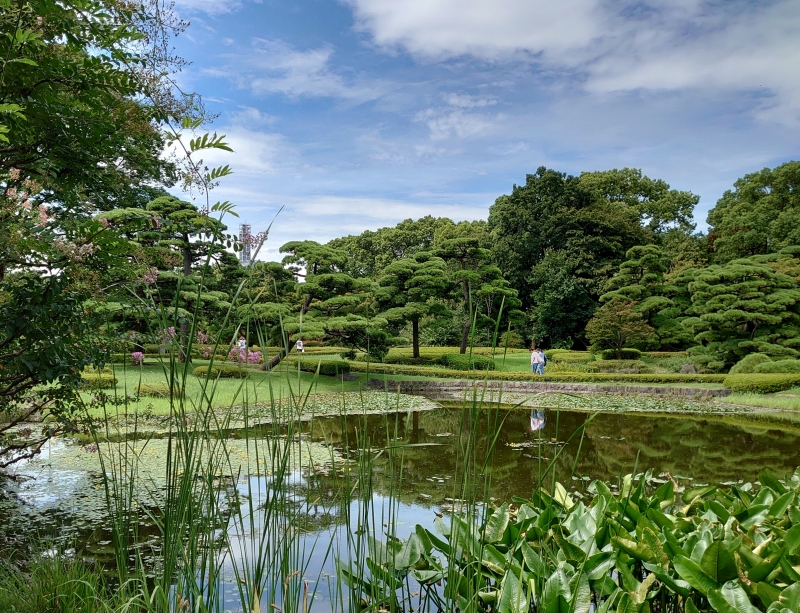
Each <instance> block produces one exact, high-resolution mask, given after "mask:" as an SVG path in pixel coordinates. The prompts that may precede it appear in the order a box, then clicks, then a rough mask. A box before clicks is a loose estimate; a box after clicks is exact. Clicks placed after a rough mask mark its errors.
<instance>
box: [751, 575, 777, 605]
mask: <svg viewBox="0 0 800 613" xmlns="http://www.w3.org/2000/svg"><path fill="white" fill-rule="evenodd" d="M756 593H757V594H758V598H759V600H761V602H762V604H763V605H764V606H765V607H769V606H770V605H771V604H772V603H773V602H775V601H777V600H778V598H780V596H781V591H780V590H779V589H778V588H776V587H775V586H774V585H770V584H769V583H767V582H766V581H761V582H760V583H759V584H758V586H757V587H756Z"/></svg>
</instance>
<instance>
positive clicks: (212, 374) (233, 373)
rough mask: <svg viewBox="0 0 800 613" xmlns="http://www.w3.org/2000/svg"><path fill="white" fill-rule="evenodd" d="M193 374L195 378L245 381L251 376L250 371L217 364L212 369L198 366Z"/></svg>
mask: <svg viewBox="0 0 800 613" xmlns="http://www.w3.org/2000/svg"><path fill="white" fill-rule="evenodd" d="M192 374H193V375H194V376H195V377H206V376H208V377H209V378H210V379H216V378H217V377H219V378H220V379H244V378H245V377H247V375H248V374H250V371H248V370H247V369H246V368H241V367H239V366H229V365H221V364H220V365H217V364H215V365H214V366H211V367H210V368H209V367H208V366H198V367H197V368H195V369H194V370H193V371H192Z"/></svg>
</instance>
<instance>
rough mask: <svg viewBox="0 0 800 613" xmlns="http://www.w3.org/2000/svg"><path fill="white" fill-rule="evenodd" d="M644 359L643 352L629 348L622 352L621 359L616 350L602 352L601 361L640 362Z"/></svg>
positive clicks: (620, 353)
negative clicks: (639, 360)
mask: <svg viewBox="0 0 800 613" xmlns="http://www.w3.org/2000/svg"><path fill="white" fill-rule="evenodd" d="M641 357H642V352H641V351H639V350H638V349H631V348H629V347H625V348H623V349H621V350H620V352H619V357H618V356H617V351H616V350H615V349H604V350H603V351H601V352H600V359H601V360H612V359H617V360H638V359H640V358H641Z"/></svg>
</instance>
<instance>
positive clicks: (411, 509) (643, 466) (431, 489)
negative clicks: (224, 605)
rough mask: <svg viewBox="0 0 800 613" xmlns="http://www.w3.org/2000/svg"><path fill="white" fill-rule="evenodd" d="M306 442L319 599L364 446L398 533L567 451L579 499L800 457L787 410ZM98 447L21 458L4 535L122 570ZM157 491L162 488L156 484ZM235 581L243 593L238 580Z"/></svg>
mask: <svg viewBox="0 0 800 613" xmlns="http://www.w3.org/2000/svg"><path fill="white" fill-rule="evenodd" d="M226 434H227V436H228V437H229V439H228V440H229V443H230V449H232V450H233V452H232V453H233V454H234V455H237V454H238V456H241V457H242V458H245V457H246V455H247V450H248V446H247V445H246V444H245V443H244V442H243V438H244V437H243V435H244V433H243V432H242V431H238V430H234V431H230V432H228V433H226ZM247 435H248V436H247V438H248V439H249V440H250V441H251V442H252V441H259V440H261V441H265V442H268V441H269V440H270V439H272V440H274V438H273V431H272V430H266V431H258V430H255V431H249V432H248V433H247ZM298 438H299V439H300V440H302V441H303V445H304V447H303V452H302V453H301V455H302V456H303V457H302V458H301V459H300V460H298V466H307V465H308V464H309V463H310V462H314V463H315V464H316V465H321V464H324V463H325V461H326V458H327V459H328V460H327V461H329V463H331V464H332V465H330V466H329V467H328V469H327V470H315V471H309V470H304V469H302V468H298V469H297V470H295V471H294V472H293V473H292V476H291V479H290V483H291V489H292V497H293V500H294V501H295V502H296V507H297V509H301V510H300V512H298V513H297V514H296V515H295V516H294V517H293V519H292V522H293V525H294V527H295V528H296V529H297V530H299V531H302V537H301V538H300V539H299V540H298V543H299V545H298V547H299V548H298V551H300V550H303V549H304V550H305V552H306V553H305V554H304V555H305V557H306V563H307V567H306V568H305V571H304V575H305V577H307V578H309V580H310V581H312V582H313V581H319V583H318V584H317V585H316V589H317V593H316V598H317V599H319V600H321V601H324V602H328V601H330V600H331V598H334V597H335V595H334V594H333V593H332V592H331V590H330V589H329V587H328V586H327V585H326V584H325V581H324V580H323V578H324V577H327V576H328V575H333V574H334V573H335V567H334V562H333V558H334V557H335V556H337V555H338V556H339V557H347V553H346V552H347V551H348V547H350V548H352V544H353V539H354V537H353V534H354V532H355V531H356V530H355V528H356V524H355V521H356V519H355V518H358V517H359V516H361V517H362V518H363V517H364V513H365V512H364V503H363V501H361V502H359V500H357V499H354V500H343V499H342V497H341V496H340V493H341V491H342V484H343V483H344V482H345V479H346V478H347V477H348V476H349V475H348V471H355V472H358V467H355V468H353V467H352V465H350V466H348V464H347V462H346V461H345V458H347V457H354V456H356V455H358V453H362V454H363V450H364V448H368V449H369V451H368V452H367V455H368V456H369V458H370V464H369V474H368V475H366V476H368V477H369V487H370V496H371V506H370V510H369V513H370V514H371V515H370V520H369V521H370V522H371V526H372V529H373V530H374V531H375V532H376V533H378V536H384V535H381V534H380V533H381V532H385V530H392V529H393V533H394V534H395V535H396V536H398V537H400V538H403V537H404V536H406V535H408V534H409V533H410V532H411V531H412V530H413V527H414V525H415V524H417V523H420V524H423V525H425V526H426V527H429V528H432V525H433V521H434V518H435V517H436V515H437V514H444V515H446V514H447V513H448V512H451V511H452V510H453V509H454V507H455V508H457V507H458V505H459V504H460V502H459V501H460V500H462V499H464V498H468V499H472V500H478V501H483V502H489V503H491V502H493V501H498V502H500V501H510V500H511V498H512V497H513V496H519V497H528V496H530V494H531V490H532V489H533V488H534V487H536V486H537V484H538V483H539V481H540V479H541V478H542V475H543V474H544V473H545V471H546V470H547V467H548V466H549V465H550V463H551V462H552V461H553V459H554V458H555V463H554V473H555V478H556V479H557V480H558V481H559V482H561V483H563V484H564V485H565V486H566V487H567V489H569V490H571V491H573V492H574V493H575V495H576V496H578V497H580V496H581V495H585V488H586V486H587V485H588V483H589V482H590V480H592V479H606V480H610V481H612V482H617V481H618V480H619V479H620V478H621V477H622V476H624V475H625V474H628V473H632V472H634V471H637V472H644V471H645V470H652V471H653V473H652V474H653V479H654V480H655V481H656V482H658V481H663V479H665V478H667V476H671V477H674V478H676V479H678V480H679V481H684V482H686V483H687V484H688V483H692V484H693V485H697V484H701V483H702V484H705V483H713V484H729V483H734V482H748V481H754V480H756V479H757V476H758V474H759V473H760V472H761V471H762V470H764V469H765V468H768V469H770V470H771V471H773V472H774V473H776V474H778V475H784V474H786V473H787V472H791V471H794V469H795V467H797V466H798V465H800V424H798V423H796V422H792V421H790V420H785V419H782V418H781V416H780V415H775V416H773V417H764V416H759V417H755V416H748V415H726V416H714V415H679V414H675V413H672V414H632V413H602V414H597V415H594V416H591V415H590V414H588V413H586V412H579V411H563V410H562V411H555V410H541V409H533V410H528V409H524V410H523V409H514V410H504V409H495V410H484V411H481V412H479V413H478V414H475V415H472V416H471V415H470V413H469V412H468V411H463V410H461V409H455V408H446V407H443V408H437V409H433V410H429V411H417V412H402V413H394V414H391V413H390V414H383V415H380V414H371V415H351V416H347V417H325V418H317V419H315V420H313V421H311V422H305V423H304V424H303V425H302V433H301V434H300V435H299V437H298ZM148 445H151V446H150V447H149V448H147V447H146V448H145V449H144V450H140V452H141V456H142V457H151V458H152V466H151V467H150V468H149V469H148V470H152V472H153V473H157V472H158V471H159V470H160V469H161V467H162V466H163V454H162V453H161V451H159V449H160V447H159V445H162V446H163V441H157V440H153V441H150V442H149V443H148ZM359 450H361V451H360V452H359ZM96 455H97V454H93V453H92V450H87V449H85V448H80V447H77V446H71V445H70V444H69V442H67V441H54V442H53V443H51V444H50V446H49V447H48V448H46V449H45V453H44V454H43V456H42V457H41V458H39V459H37V460H35V461H33V462H29V463H27V464H25V465H22V466H20V467H18V468H17V473H18V477H19V480H17V481H15V482H6V483H4V484H2V488H0V518H2V521H1V522H0V544H2V542H3V541H5V542H6V544H8V543H9V542H13V540H14V539H19V538H30V536H31V535H32V534H37V535H39V536H47V535H51V536H52V535H56V534H58V535H61V536H64V535H68V536H69V538H70V539H71V543H72V545H73V546H75V547H76V548H77V549H78V551H80V553H81V555H84V556H86V557H87V558H90V559H92V560H95V561H97V562H98V563H100V564H101V565H108V566H109V568H110V567H111V566H112V564H113V560H114V558H113V551H112V549H111V534H110V530H109V528H108V525H107V521H105V520H104V510H103V505H104V496H103V491H104V490H103V488H102V480H101V478H100V476H99V475H98V468H97V467H94V468H93V463H94V462H96V461H97V460H96ZM487 458H488V459H487ZM251 472H252V473H253V474H250V475H247V474H246V471H245V472H244V473H242V474H243V475H244V476H240V477H239V478H238V480H233V481H232V484H233V483H234V482H235V488H236V489H237V490H238V491H239V493H240V494H249V495H250V496H251V497H252V498H253V500H254V502H255V503H256V504H255V506H256V507H258V503H259V502H260V501H262V500H263V499H264V496H266V495H267V492H268V491H269V488H270V483H271V480H270V477H269V476H268V475H269V473H268V471H267V470H266V469H264V467H263V466H261V465H259V468H257V469H253V470H251ZM364 476H365V475H363V474H362V477H364ZM551 479H552V474H550V475H547V476H546V477H545V479H544V480H543V483H544V485H545V487H549V485H550V483H551ZM152 483H156V482H155V481H153V482H152ZM149 489H150V490H153V489H156V490H157V489H158V488H157V483H156V487H155V488H153V487H150V488H149ZM155 505H156V506H157V500H156V502H155ZM234 524H235V522H234ZM386 526H392V528H388V527H386ZM263 529H264V524H263V522H261V521H260V520H259V519H257V518H255V519H254V520H253V523H252V524H250V526H249V528H247V529H245V526H238V527H237V526H236V525H233V526H232V527H231V529H230V535H231V539H230V541H231V546H230V547H231V550H230V554H229V555H231V556H236V555H238V554H243V552H246V551H247V550H252V548H253V545H254V543H255V542H256V539H258V537H259V532H260V531H263ZM139 538H140V539H142V540H151V541H155V540H157V534H156V531H155V529H154V528H153V526H152V525H142V526H141V529H140V534H139ZM329 543H333V546H332V547H330V548H329V547H328V545H329ZM326 573H327V574H326ZM229 589H230V590H231V592H232V593H231V599H232V600H235V596H234V594H233V592H235V588H234V584H233V581H231V584H230V586H229ZM320 610H324V607H321V608H320Z"/></svg>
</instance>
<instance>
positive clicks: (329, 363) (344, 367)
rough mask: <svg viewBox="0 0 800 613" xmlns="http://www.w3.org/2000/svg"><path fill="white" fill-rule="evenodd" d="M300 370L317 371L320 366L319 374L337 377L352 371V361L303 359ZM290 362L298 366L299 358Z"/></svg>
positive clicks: (293, 365) (289, 362)
mask: <svg viewBox="0 0 800 613" xmlns="http://www.w3.org/2000/svg"><path fill="white" fill-rule="evenodd" d="M299 363H300V370H302V371H303V372H311V373H315V372H317V367H319V374H320V375H324V376H326V377H336V376H338V375H343V374H346V373H349V372H350V362H346V361H345V360H318V361H316V360H313V359H311V360H301V361H300V362H299ZM288 364H289V365H291V366H292V367H297V364H298V360H289V361H288Z"/></svg>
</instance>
